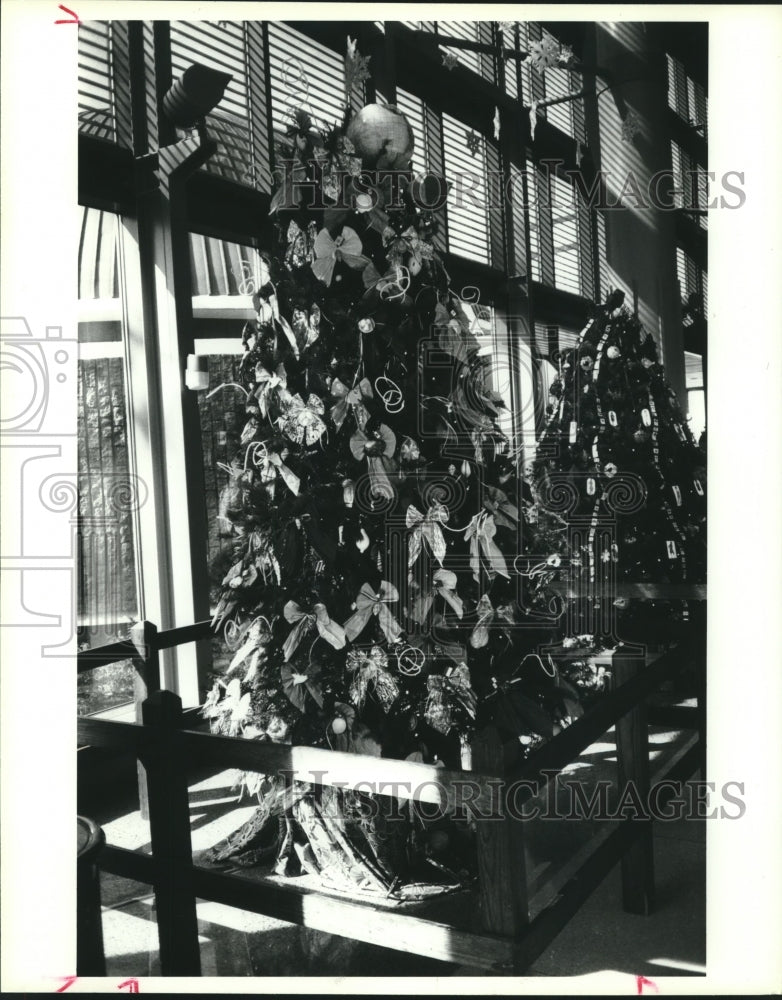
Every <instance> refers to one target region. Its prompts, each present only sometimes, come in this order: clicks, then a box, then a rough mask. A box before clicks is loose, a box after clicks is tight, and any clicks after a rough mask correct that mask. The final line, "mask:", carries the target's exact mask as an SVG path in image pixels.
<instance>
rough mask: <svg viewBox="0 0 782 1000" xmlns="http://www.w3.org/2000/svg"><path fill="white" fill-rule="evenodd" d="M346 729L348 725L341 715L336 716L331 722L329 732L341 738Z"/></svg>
mask: <svg viewBox="0 0 782 1000" xmlns="http://www.w3.org/2000/svg"><path fill="white" fill-rule="evenodd" d="M347 728H348V724H347V722H345V720H344V719H343V718H342V716H341V715H337V716H335V717H334V718H333V719H332V720H331V731H332V732H333V733H335V734H336V735H337V736H341V735H342V733H344V732H345V730H346V729H347Z"/></svg>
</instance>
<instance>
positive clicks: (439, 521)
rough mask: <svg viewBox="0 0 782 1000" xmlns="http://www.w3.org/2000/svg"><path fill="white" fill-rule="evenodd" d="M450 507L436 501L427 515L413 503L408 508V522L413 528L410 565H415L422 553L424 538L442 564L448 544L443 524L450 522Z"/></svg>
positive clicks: (408, 563)
mask: <svg viewBox="0 0 782 1000" xmlns="http://www.w3.org/2000/svg"><path fill="white" fill-rule="evenodd" d="M449 516H450V515H449V513H448V508H447V507H446V506H444V504H441V503H434V504H432V506H431V507H430V508H429V510H428V511H427V512H426V517H424V515H423V514H422V513H421V511H420V510H418V509H417V508H416V507H414V506H413V505H412V504H410V506H409V507H408V508H407V517H406V523H407V527H408V528H412V529H413V530H412V532H411V534H410V538H409V539H408V543H407V544H408V560H407V565H408V567H410V566H413V565H414V564H415V561H416V560H417V559H418V557H419V556H420V555H421V549H422V547H423V543H424V539H426V544H427V545H428V547H429V550H430V552H431V553H432V555H433V556H434V557H435V559H436V560H437V561H438V562H439V563H440V565H441V566H442V564H443V559H444V558H445V553H446V545H445V536H444V535H443V529H442V525H443V524H447V523H448V518H449Z"/></svg>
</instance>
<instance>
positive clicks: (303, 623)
mask: <svg viewBox="0 0 782 1000" xmlns="http://www.w3.org/2000/svg"><path fill="white" fill-rule="evenodd" d="M312 610H313V613H312V614H308V613H307V612H306V611H302V610H301V608H300V607H299V605H298V604H297V603H296V602H295V601H288V603H287V604H286V605H285V607H284V608H283V611H282V613H283V615H285V620H286V621H288V622H290V623H291V625H293V628H292V629H291V631H290V632H289V633H288V638H287V639H286V640H285V642H284V643H283V647H282V651H283V654H284V657H285V659H286V660H289V659H290V658H291V657H292V656H293V654H294V653H295V652H296V649H297V647H298V645H299V643H300V642H301V640H302V639H303V638H304V636H305V634H306V633H307V632H309V630H310V629H311V628H312V626H313V625H314V626H316V627H317V629H318V632H319V634H320V637H321V639H325V640H326V642H328V643H329V644H330V645H331V646H333V647H334V649H342V648H343V646H344V645H345V643H346V638H345V630H344V629H343V628H342V626H341V625H338V624H337V622H333V621H332V620H331V619H330V618H329V613H328V611H327V610H326V605H325V604H315V605H314V606H313V609H312Z"/></svg>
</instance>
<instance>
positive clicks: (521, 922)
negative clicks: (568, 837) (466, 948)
mask: <svg viewBox="0 0 782 1000" xmlns="http://www.w3.org/2000/svg"><path fill="white" fill-rule="evenodd" d="M471 749H472V767H473V769H474V770H476V771H482V772H484V773H486V774H496V775H501V774H503V772H504V751H503V745H502V740H501V739H500V735H499V733H498V731H497V729H496V728H495V727H494V726H488V727H487V728H486V729H483V730H482V731H481V732H479V733H477V734H476V736H475V737H474V738H473V741H472V748H471ZM494 805H495V803H494V802H493V803H492V807H493V808H492V811H494ZM496 806H497V812H498V815H497V816H485V817H478V818H477V820H476V830H477V841H478V872H479V898H480V913H481V924H482V926H483V929H484V930H486V931H489V932H490V933H492V934H500V935H502V936H504V937H507V938H510V939H511V940H512V941H518V940H519V938H520V936H521V934H522V931H523V929H524V928H525V927H526V926H527V924H529V899H528V887H527V865H526V857H525V850H524V832H525V831H524V820H523V819H522V818H521V817H514V816H512V815H511V814H510V813H509V810H508V801H507V787H506V786H505V785H504V784H503V785H502V786H500V785H499V784H498V785H497V796H496ZM514 971H515V972H519V971H521V970H519V969H514Z"/></svg>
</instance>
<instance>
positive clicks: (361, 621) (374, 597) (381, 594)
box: [344, 580, 402, 645]
mask: <svg viewBox="0 0 782 1000" xmlns="http://www.w3.org/2000/svg"><path fill="white" fill-rule="evenodd" d="M398 600H399V591H398V590H397V589H396V587H395V586H394V585H393V584H391V583H389V582H388V580H383V581H382V583H381V584H380V590H379V591H378V592H377V593H375V592H374V590H372V588H371V587H370V585H369V584H368V583H365V584H363V585H362V587H361V590H360V591H359V592H358V597H357V598H356V613H355V614H354V615H351V617H350V618H348V620H347V621H346V622H345V626H344V627H345V635H346V636H347V637H348V639H350V641H351V642H353V641H354V640H355V639H357V638H358V636H359V635H361V633H362V632H363V631H364V629H365V628H366V626H367V625H368V623H369V619H370V618H371V617H372V616H373V615H376V616H377V620H378V624H379V625H380V628H381V629H382V630H383V634H384V635H385V637H386V639H387V640H388V642H389V643H390V644H391V645H393V644H394V643H395V642H399V638H400V636H401V635H402V627H401V626H400V624H399V622H398V621H397V620H396V618H394V616H393V615H392V614H391V609H390V608H389V607H388V605H389V604H395V603H396V602H397V601H398Z"/></svg>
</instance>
